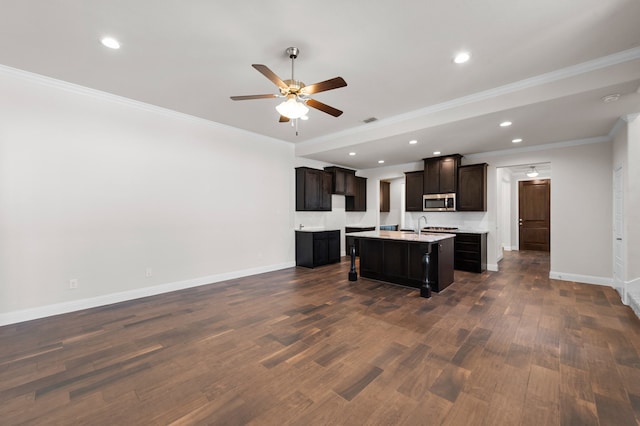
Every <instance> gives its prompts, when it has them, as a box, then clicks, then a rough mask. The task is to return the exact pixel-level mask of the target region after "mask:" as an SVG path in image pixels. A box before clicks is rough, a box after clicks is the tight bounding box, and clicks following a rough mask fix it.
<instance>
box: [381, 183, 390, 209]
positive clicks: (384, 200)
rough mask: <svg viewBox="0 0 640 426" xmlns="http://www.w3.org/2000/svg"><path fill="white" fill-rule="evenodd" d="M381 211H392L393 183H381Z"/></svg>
mask: <svg viewBox="0 0 640 426" xmlns="http://www.w3.org/2000/svg"><path fill="white" fill-rule="evenodd" d="M380 211H381V212H384V213H386V212H389V211H391V182H385V181H380Z"/></svg>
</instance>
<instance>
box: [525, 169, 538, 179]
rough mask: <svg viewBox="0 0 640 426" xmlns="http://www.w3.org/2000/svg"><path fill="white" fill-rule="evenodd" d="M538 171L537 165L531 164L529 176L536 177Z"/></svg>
mask: <svg viewBox="0 0 640 426" xmlns="http://www.w3.org/2000/svg"><path fill="white" fill-rule="evenodd" d="M538 174H539V173H538V171H537V170H536V167H535V166H531V167H530V168H529V171H528V172H527V176H529V177H530V178H534V177H536V176H538Z"/></svg>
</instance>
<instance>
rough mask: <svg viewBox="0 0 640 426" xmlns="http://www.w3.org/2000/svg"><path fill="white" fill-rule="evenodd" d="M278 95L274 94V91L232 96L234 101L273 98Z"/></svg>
mask: <svg viewBox="0 0 640 426" xmlns="http://www.w3.org/2000/svg"><path fill="white" fill-rule="evenodd" d="M277 97H278V95H274V94H273V93H271V94H268V95H246V96H231V99H233V100H234V101H246V100H249V99H271V98H277Z"/></svg>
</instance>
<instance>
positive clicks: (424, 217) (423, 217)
mask: <svg viewBox="0 0 640 426" xmlns="http://www.w3.org/2000/svg"><path fill="white" fill-rule="evenodd" d="M421 219H424V226H427V217H426V216H420V217H419V218H418V238H420V232H421V229H422V228H420V220H421Z"/></svg>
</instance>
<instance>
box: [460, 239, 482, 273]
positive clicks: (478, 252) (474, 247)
mask: <svg viewBox="0 0 640 426" xmlns="http://www.w3.org/2000/svg"><path fill="white" fill-rule="evenodd" d="M453 258H454V268H455V269H457V270H460V271H469V272H482V271H485V270H486V269H487V234H486V233H485V234H465V233H457V234H456V238H455V243H454V255H453Z"/></svg>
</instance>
